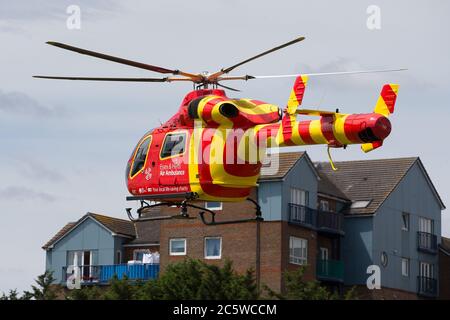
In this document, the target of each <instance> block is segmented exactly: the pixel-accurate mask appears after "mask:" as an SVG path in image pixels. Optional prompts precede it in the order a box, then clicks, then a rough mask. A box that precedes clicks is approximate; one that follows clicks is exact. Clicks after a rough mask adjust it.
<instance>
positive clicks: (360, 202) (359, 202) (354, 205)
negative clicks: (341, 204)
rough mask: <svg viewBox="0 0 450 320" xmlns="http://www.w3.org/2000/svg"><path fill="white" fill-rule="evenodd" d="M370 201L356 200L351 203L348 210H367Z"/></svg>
mask: <svg viewBox="0 0 450 320" xmlns="http://www.w3.org/2000/svg"><path fill="white" fill-rule="evenodd" d="M371 201H372V200H356V201H353V202H352V204H351V206H350V208H352V209H362V208H367V206H368V205H369V204H370V202H371Z"/></svg>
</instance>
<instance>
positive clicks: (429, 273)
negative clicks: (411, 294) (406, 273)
mask: <svg viewBox="0 0 450 320" xmlns="http://www.w3.org/2000/svg"><path fill="white" fill-rule="evenodd" d="M419 274H420V276H421V277H424V278H432V279H434V265H433V264H431V263H427V262H420V269H419Z"/></svg>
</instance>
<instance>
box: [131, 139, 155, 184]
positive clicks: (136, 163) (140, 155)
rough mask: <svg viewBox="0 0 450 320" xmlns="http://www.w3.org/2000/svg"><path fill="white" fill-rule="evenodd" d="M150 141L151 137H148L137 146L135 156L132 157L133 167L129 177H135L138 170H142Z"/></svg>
mask: <svg viewBox="0 0 450 320" xmlns="http://www.w3.org/2000/svg"><path fill="white" fill-rule="evenodd" d="M151 141H152V137H151V136H148V137H147V138H145V140H144V141H142V142H141V144H140V145H139V147H138V149H137V151H136V154H135V155H134V160H133V166H132V167H131V174H130V175H131V177H133V176H134V175H136V174H137V173H138V172H139V171H140V170H142V169H143V168H144V165H145V161H146V160H147V154H148V149H149V146H150V143H151Z"/></svg>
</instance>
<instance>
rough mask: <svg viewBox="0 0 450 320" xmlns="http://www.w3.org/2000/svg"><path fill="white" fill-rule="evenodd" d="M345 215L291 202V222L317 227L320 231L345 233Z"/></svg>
mask: <svg viewBox="0 0 450 320" xmlns="http://www.w3.org/2000/svg"><path fill="white" fill-rule="evenodd" d="M343 220H344V215H343V214H342V213H337V212H328V211H321V210H316V209H312V208H309V207H307V206H302V205H299V204H295V203H289V222H290V223H293V224H297V225H302V226H305V227H309V228H314V229H317V231H319V232H327V233H339V234H343Z"/></svg>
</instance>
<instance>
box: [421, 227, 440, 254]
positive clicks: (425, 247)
mask: <svg viewBox="0 0 450 320" xmlns="http://www.w3.org/2000/svg"><path fill="white" fill-rule="evenodd" d="M417 249H418V250H421V251H425V252H428V253H437V236H436V235H434V234H432V233H428V232H421V231H418V232H417Z"/></svg>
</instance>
